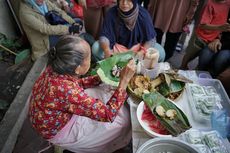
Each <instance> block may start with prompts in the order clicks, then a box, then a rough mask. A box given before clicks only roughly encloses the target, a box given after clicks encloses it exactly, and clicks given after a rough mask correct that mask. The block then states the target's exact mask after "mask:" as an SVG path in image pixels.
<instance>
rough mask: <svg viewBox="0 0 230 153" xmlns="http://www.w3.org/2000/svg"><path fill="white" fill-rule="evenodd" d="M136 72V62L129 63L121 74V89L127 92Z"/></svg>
mask: <svg viewBox="0 0 230 153" xmlns="http://www.w3.org/2000/svg"><path fill="white" fill-rule="evenodd" d="M135 72H136V64H135V62H134V60H133V59H132V60H130V61H129V63H128V64H127V65H126V67H124V68H123V69H122V71H121V73H120V83H119V86H118V87H119V88H121V89H123V90H126V88H127V86H128V83H129V81H130V80H131V78H132V77H133V75H134V74H135Z"/></svg>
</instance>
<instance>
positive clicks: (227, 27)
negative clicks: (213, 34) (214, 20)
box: [219, 23, 230, 31]
mask: <svg viewBox="0 0 230 153" xmlns="http://www.w3.org/2000/svg"><path fill="white" fill-rule="evenodd" d="M219 30H220V31H230V24H229V23H225V24H223V25H220V26H219Z"/></svg>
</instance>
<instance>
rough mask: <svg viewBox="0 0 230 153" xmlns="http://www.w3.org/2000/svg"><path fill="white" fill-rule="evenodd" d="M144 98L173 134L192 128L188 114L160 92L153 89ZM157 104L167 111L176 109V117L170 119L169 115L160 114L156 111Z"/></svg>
mask: <svg viewBox="0 0 230 153" xmlns="http://www.w3.org/2000/svg"><path fill="white" fill-rule="evenodd" d="M142 98H143V100H144V103H145V104H146V105H147V106H148V107H149V109H150V110H151V111H152V113H153V114H154V115H155V116H156V117H157V119H158V120H159V121H160V122H161V124H162V125H164V126H165V128H166V129H167V130H168V131H169V132H170V133H171V134H172V135H173V136H177V135H179V134H180V133H183V132H185V131H186V130H188V129H190V128H191V125H190V123H189V121H188V118H187V117H186V115H185V114H184V113H183V112H182V111H181V110H180V109H179V108H178V107H177V106H176V105H175V104H173V102H171V101H169V100H168V99H166V98H165V97H164V96H162V95H161V94H160V93H158V92H156V91H153V92H151V93H149V94H144V95H143V96H142ZM157 106H162V107H163V108H164V109H165V110H166V111H167V110H169V109H174V110H175V111H176V116H175V118H174V119H170V118H168V117H161V116H159V115H158V114H157V112H156V107H157Z"/></svg>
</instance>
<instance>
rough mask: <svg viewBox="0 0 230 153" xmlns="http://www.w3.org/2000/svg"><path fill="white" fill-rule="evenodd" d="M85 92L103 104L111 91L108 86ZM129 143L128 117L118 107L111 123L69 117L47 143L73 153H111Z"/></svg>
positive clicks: (126, 112) (125, 110)
mask: <svg viewBox="0 0 230 153" xmlns="http://www.w3.org/2000/svg"><path fill="white" fill-rule="evenodd" d="M105 88H106V89H105ZM86 92H87V93H88V94H89V95H90V96H92V97H94V98H100V99H101V100H103V101H104V102H107V100H108V99H109V98H110V96H111V94H112V92H113V91H112V90H111V89H109V87H108V86H103V87H101V86H100V87H97V88H94V89H87V90H86ZM130 139H131V124H130V114H129V111H128V109H127V108H126V107H125V106H122V107H121V109H120V110H119V113H118V115H117V117H116V119H115V120H114V122H113V123H108V122H98V121H95V120H92V119H90V118H87V117H82V116H77V115H73V116H72V118H71V120H70V121H69V122H68V123H67V124H66V126H65V127H64V128H63V129H62V130H61V131H60V132H59V133H58V134H57V135H56V136H55V137H54V138H52V139H50V140H49V141H50V142H51V143H53V144H55V145H57V146H60V147H62V148H63V149H67V150H69V151H72V152H76V153H111V152H114V151H116V150H118V149H120V148H122V147H124V146H126V145H127V144H128V143H129V141H130Z"/></svg>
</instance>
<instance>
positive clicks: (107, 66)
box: [97, 51, 134, 86]
mask: <svg viewBox="0 0 230 153" xmlns="http://www.w3.org/2000/svg"><path fill="white" fill-rule="evenodd" d="M133 55H134V53H133V52H132V51H129V52H125V53H120V54H116V55H114V56H112V57H110V58H107V59H104V60H102V61H99V62H98V64H99V68H98V70H97V74H98V75H99V77H100V78H101V80H102V81H103V82H105V83H107V84H110V85H113V86H118V84H119V78H117V77H115V76H113V75H112V73H111V71H112V68H113V67H114V66H115V65H118V66H120V67H125V66H126V65H127V64H128V62H129V60H130V59H131V58H133Z"/></svg>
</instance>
